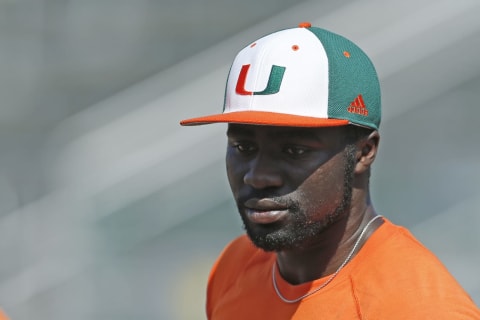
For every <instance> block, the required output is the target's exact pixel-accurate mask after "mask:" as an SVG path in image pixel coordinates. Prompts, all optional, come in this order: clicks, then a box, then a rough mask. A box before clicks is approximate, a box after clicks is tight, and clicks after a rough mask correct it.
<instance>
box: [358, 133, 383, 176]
mask: <svg viewBox="0 0 480 320" xmlns="http://www.w3.org/2000/svg"><path fill="white" fill-rule="evenodd" d="M379 143H380V134H379V133H378V131H373V132H372V133H370V134H369V135H368V137H366V138H363V139H360V140H359V141H358V143H357V150H358V151H357V164H356V166H355V173H356V174H361V173H364V172H368V171H369V169H370V167H371V165H372V163H373V161H374V160H375V157H376V156H377V151H378V144H379Z"/></svg>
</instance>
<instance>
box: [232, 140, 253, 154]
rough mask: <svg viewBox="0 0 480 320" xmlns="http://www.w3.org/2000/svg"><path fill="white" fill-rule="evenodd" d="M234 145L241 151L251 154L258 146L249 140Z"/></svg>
mask: <svg viewBox="0 0 480 320" xmlns="http://www.w3.org/2000/svg"><path fill="white" fill-rule="evenodd" d="M233 147H234V148H235V149H237V150H238V152H240V153H245V154H250V153H253V152H255V150H256V146H255V145H254V144H253V143H248V142H235V143H234V144H233Z"/></svg>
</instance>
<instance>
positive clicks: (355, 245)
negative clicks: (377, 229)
mask: <svg viewBox="0 0 480 320" xmlns="http://www.w3.org/2000/svg"><path fill="white" fill-rule="evenodd" d="M381 217H382V216H375V217H373V218H372V219H371V220H370V221H369V222H368V223H367V224H366V225H365V227H363V230H362V232H361V233H360V235H359V236H358V239H357V241H356V242H355V244H354V245H353V248H352V251H350V253H349V254H348V256H347V258H346V259H345V261H343V263H342V264H341V265H340V267H338V269H337V271H335V273H333V274H332V275H331V276H330V278H328V279H327V280H326V281H325V282H324V283H322V284H321V285H320V286H319V287H318V288H316V289H315V290H313V291H310V292H307V293H306V294H304V295H303V296H301V297H298V298H296V299H293V300H290V299H287V298H285V297H284V296H283V295H282V293H281V292H280V290H279V289H278V286H277V279H276V277H275V270H276V265H277V263H276V261H275V262H274V263H273V267H272V282H273V288H275V292H276V293H277V296H278V297H279V298H280V299H282V301H284V302H286V303H296V302H298V301H300V300H302V299H304V298H306V297H308V296H311V295H312V294H314V293H316V292H318V291H320V290H321V289H323V288H325V287H326V286H327V285H328V284H329V283H330V282H332V280H333V279H334V278H335V277H336V276H337V274H338V273H339V272H340V270H342V269H343V267H345V265H346V264H347V263H348V261H350V259H351V258H352V256H353V254H354V253H355V250H356V249H357V247H358V245H359V244H360V241H361V240H362V238H363V235H364V234H365V232H366V231H367V229H368V227H369V226H370V225H371V224H372V222H373V221H375V220H377V219H378V218H381Z"/></svg>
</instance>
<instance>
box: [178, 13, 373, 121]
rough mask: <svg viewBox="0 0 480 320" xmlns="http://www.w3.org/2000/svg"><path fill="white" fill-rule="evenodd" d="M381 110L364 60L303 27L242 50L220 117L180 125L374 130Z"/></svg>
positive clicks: (351, 47)
mask: <svg viewBox="0 0 480 320" xmlns="http://www.w3.org/2000/svg"><path fill="white" fill-rule="evenodd" d="M380 108H381V99H380V84H379V81H378V76H377V73H376V71H375V67H374V66H373V63H372V62H371V60H370V59H369V58H368V56H367V55H366V54H365V53H364V52H363V51H362V50H361V49H360V48H359V47H358V46H357V45H355V44H354V43H353V42H351V41H350V40H348V39H346V38H344V37H343V36H340V35H338V34H335V33H333V32H330V31H327V30H325V29H321V28H318V27H312V26H311V24H310V23H308V22H305V23H301V24H299V26H298V27H296V28H291V29H284V30H281V31H277V32H274V33H272V34H269V35H266V36H264V37H262V38H260V39H258V40H256V41H254V42H252V43H251V44H249V45H248V46H246V47H245V48H244V49H242V50H241V51H240V52H239V53H238V54H237V56H236V57H235V59H234V61H233V64H232V66H231V68H230V72H229V74H228V79H227V85H226V89H225V97H224V106H223V112H222V113H219V114H213V115H208V116H203V117H197V118H192V119H186V120H183V121H181V122H180V124H181V125H184V126H189V125H201V124H208V123H218V122H227V123H240V124H254V125H271V126H294V127H330V126H344V125H348V124H353V125H358V126H363V127H368V128H373V129H378V127H379V125H380V118H381V110H380Z"/></svg>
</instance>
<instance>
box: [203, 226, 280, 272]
mask: <svg viewBox="0 0 480 320" xmlns="http://www.w3.org/2000/svg"><path fill="white" fill-rule="evenodd" d="M270 257H271V254H270V253H266V252H264V251H263V250H261V249H258V248H257V247H255V246H254V245H253V243H252V242H251V241H250V239H249V238H248V237H247V236H246V235H242V236H239V237H238V238H236V239H234V240H232V241H231V242H230V243H229V244H228V245H227V246H226V247H225V248H224V249H223V250H222V252H221V253H220V255H219V257H218V258H217V260H216V261H215V263H214V265H213V267H212V269H211V272H210V281H212V280H213V278H215V277H216V278H219V277H221V278H222V280H223V281H224V280H227V278H229V277H230V275H231V274H238V273H239V272H240V271H241V270H242V269H245V268H248V266H249V265H251V264H255V263H259V262H261V261H264V260H268V259H269V258H270Z"/></svg>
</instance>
